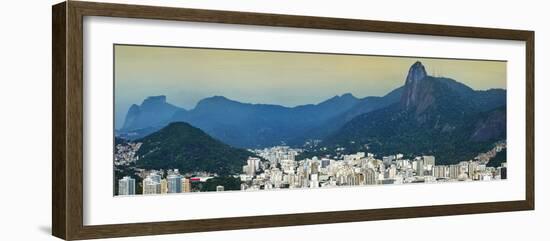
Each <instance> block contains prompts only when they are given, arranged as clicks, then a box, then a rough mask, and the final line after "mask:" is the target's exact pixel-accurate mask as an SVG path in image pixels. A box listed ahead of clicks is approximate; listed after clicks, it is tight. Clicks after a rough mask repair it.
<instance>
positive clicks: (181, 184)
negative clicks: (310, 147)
mask: <svg viewBox="0 0 550 241" xmlns="http://www.w3.org/2000/svg"><path fill="white" fill-rule="evenodd" d="M139 145H140V143H137V144H129V145H121V146H120V147H118V146H117V149H116V151H117V153H116V154H115V165H128V163H131V162H135V160H136V158H135V157H134V156H135V152H136V151H137V150H138V149H139ZM505 148H506V144H505V143H504V144H502V143H499V144H497V145H495V147H494V148H493V149H492V150H490V151H488V152H486V153H481V154H480V155H478V156H477V157H476V158H475V159H474V160H470V161H462V162H459V163H458V164H454V165H437V163H436V158H435V157H434V156H416V157H414V158H405V157H404V155H403V154H395V155H389V156H384V157H382V158H381V159H380V158H377V157H375V155H374V154H372V153H365V152H357V153H355V154H349V155H340V156H337V157H334V158H317V157H313V158H308V159H304V160H296V157H297V156H298V155H299V154H300V153H301V152H302V151H303V150H301V149H293V148H290V147H288V146H275V147H271V148H264V149H257V150H252V151H253V152H254V153H255V154H256V155H257V156H258V157H249V158H248V159H247V161H246V164H245V165H243V167H242V173H240V174H235V175H234V177H236V178H239V179H240V181H241V190H264V189H280V188H322V187H336V186H355V185H379V184H405V183H434V182H452V181H489V180H499V179H506V178H507V174H506V172H507V167H506V163H505V162H504V163H502V164H501V166H499V167H490V166H487V163H488V161H489V160H490V159H491V158H492V157H494V156H495V155H496V154H497V153H498V152H500V151H503V150H504V149H505ZM141 171H142V172H141V173H140V174H139V177H140V178H142V183H141V184H142V185H141V188H142V193H143V194H166V193H167V194H169V193H185V192H192V191H194V190H193V188H192V187H193V186H192V183H193V182H205V181H206V180H208V179H209V178H212V177H214V176H216V174H212V173H198V174H199V175H198V176H201V175H202V177H197V175H193V176H194V177H186V176H184V175H181V174H180V173H179V171H178V170H177V169H174V170H168V171H166V172H164V171H163V170H160V171H156V170H141ZM137 186H139V185H137ZM137 186H136V180H135V179H134V178H132V177H129V176H125V177H123V178H121V179H120V180H118V195H134V194H136V187H137ZM195 191H196V190H195ZM216 191H224V187H223V186H217V187H216Z"/></svg>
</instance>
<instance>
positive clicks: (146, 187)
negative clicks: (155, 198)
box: [143, 175, 161, 194]
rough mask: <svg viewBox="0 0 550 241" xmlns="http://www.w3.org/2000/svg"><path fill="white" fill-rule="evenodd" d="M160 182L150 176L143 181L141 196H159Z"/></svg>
mask: <svg viewBox="0 0 550 241" xmlns="http://www.w3.org/2000/svg"><path fill="white" fill-rule="evenodd" d="M160 191H161V190H160V182H156V179H155V178H154V177H152V176H151V175H148V176H147V177H146V178H145V179H143V194H160Z"/></svg>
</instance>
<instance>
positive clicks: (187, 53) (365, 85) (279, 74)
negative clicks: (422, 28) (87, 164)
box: [115, 45, 506, 128]
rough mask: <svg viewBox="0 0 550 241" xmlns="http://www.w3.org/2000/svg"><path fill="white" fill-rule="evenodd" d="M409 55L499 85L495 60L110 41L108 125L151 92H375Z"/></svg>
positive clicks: (434, 68) (183, 101) (247, 96)
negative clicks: (111, 79) (111, 74)
mask: <svg viewBox="0 0 550 241" xmlns="http://www.w3.org/2000/svg"><path fill="white" fill-rule="evenodd" d="M417 60H422V61H423V62H424V63H427V66H429V67H428V68H427V71H428V73H430V74H432V75H443V76H446V77H449V78H454V79H459V80H461V82H463V83H465V84H467V85H468V86H470V87H472V88H473V89H476V90H486V89H491V88H502V89H505V88H506V68H505V67H506V62H502V61H486V60H456V59H434V58H421V57H419V58H416V57H393V56H370V55H342V54H323V53H299V52H273V51H251V50H227V49H201V48H176V47H154V46H153V47H151V46H133V45H116V46H115V127H116V128H119V127H120V126H121V125H122V123H123V121H124V117H125V115H126V113H127V111H128V109H129V107H130V106H131V105H132V104H140V103H141V101H142V100H143V99H145V98H146V97H148V96H155V95H165V96H167V99H168V102H170V103H172V104H174V105H176V106H180V107H183V108H185V109H192V108H194V107H195V105H196V104H197V102H198V101H200V100H201V99H204V98H207V97H211V96H224V97H227V98H229V99H232V100H235V101H239V102H243V103H253V104H275V105H282V106H286V107H294V106H298V105H304V104H317V103H320V102H322V101H324V100H326V99H329V98H331V97H333V96H337V95H342V94H345V93H351V94H352V95H354V96H355V97H357V98H363V97H367V96H382V95H384V94H386V93H388V92H390V91H391V90H392V89H394V88H397V87H399V86H401V85H403V81H404V78H405V77H406V73H403V72H401V71H394V70H396V69H402V68H406V66H409V65H410V64H412V63H414V62H415V61H417ZM481 70H482V71H481ZM304 89H307V90H308V94H307V95H304V94H303V90H304Z"/></svg>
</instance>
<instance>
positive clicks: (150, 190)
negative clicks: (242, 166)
mask: <svg viewBox="0 0 550 241" xmlns="http://www.w3.org/2000/svg"><path fill="white" fill-rule="evenodd" d="M144 176H145V177H144V178H143V181H142V185H141V187H142V194H144V195H150V194H170V193H186V192H192V183H193V182H204V181H206V180H208V179H209V178H212V177H211V176H207V177H185V176H183V175H181V174H180V173H179V171H178V169H173V170H168V171H167V172H166V175H164V171H162V170H161V171H156V170H151V171H146V172H145V173H144ZM163 176H164V177H163ZM216 191H224V187H223V186H217V187H216ZM135 194H136V180H135V179H134V178H132V177H129V176H125V177H123V178H121V179H119V180H118V195H135Z"/></svg>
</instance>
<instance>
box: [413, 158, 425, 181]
mask: <svg viewBox="0 0 550 241" xmlns="http://www.w3.org/2000/svg"><path fill="white" fill-rule="evenodd" d="M415 171H416V175H417V176H420V177H421V176H424V160H423V159H418V160H416V170H415Z"/></svg>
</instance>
